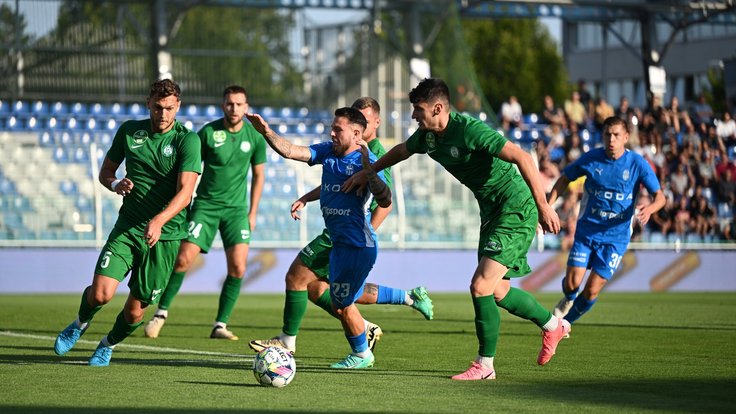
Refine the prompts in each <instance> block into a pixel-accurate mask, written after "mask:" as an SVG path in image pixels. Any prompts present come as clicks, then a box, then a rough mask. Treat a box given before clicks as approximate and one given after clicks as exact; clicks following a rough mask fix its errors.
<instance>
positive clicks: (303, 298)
mask: <svg viewBox="0 0 736 414" xmlns="http://www.w3.org/2000/svg"><path fill="white" fill-rule="evenodd" d="M307 303H309V297H308V296H307V291H306V290H287V291H286V297H285V298H284V326H283V328H282V329H281V330H282V332H283V333H285V334H287V335H291V336H297V334H298V333H299V327H301V326H302V319H304V314H306V313H307Z"/></svg>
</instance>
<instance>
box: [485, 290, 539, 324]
mask: <svg viewBox="0 0 736 414" xmlns="http://www.w3.org/2000/svg"><path fill="white" fill-rule="evenodd" d="M498 306H500V307H502V308H504V309H506V310H507V311H509V313H510V314H512V315H514V316H518V317H520V318H523V319H527V320H530V321H532V322H534V323H535V324H536V325H537V326H538V327H540V328H541V327H543V326H544V324H546V323H547V322H549V320H550V319H552V313H550V311H548V310H547V309H545V308H544V307H543V306H542V305H540V304H539V302H537V300H536V299H534V296H532V295H530V294H529V293H527V292H526V291H524V290H522V289H518V288H513V287H512V288H511V289H510V290H509V293H507V294H506V296H505V297H504V298H503V299H501V300H500V301H498Z"/></svg>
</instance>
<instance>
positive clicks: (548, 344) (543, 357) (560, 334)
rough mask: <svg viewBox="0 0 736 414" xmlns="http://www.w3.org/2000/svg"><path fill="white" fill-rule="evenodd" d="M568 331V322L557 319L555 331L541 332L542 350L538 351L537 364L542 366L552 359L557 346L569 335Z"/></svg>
mask: <svg viewBox="0 0 736 414" xmlns="http://www.w3.org/2000/svg"><path fill="white" fill-rule="evenodd" d="M570 329H571V328H570V322H568V321H566V320H564V319H559V324H558V325H557V329H555V330H554V331H542V350H541V351H539V356H537V364H539V365H544V364H546V363H548V362H549V360H550V359H552V356H553V355H554V354H555V350H557V344H559V343H560V341H561V340H562V338H564V337H565V336H567V335H568V334H569V333H570Z"/></svg>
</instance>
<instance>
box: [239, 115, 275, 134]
mask: <svg viewBox="0 0 736 414" xmlns="http://www.w3.org/2000/svg"><path fill="white" fill-rule="evenodd" d="M245 117H246V118H248V121H250V123H251V125H253V128H255V129H256V131H258V132H259V133H260V134H261V135H267V134H268V133H270V132H271V128H270V127H269V126H268V122H266V121H265V120H264V119H263V118H262V117H261V116H260V115H258V114H245Z"/></svg>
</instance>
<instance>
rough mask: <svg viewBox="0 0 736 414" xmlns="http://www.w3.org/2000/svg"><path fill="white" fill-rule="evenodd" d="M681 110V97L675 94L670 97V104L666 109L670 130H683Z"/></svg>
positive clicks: (677, 131) (676, 131) (676, 132)
mask: <svg viewBox="0 0 736 414" xmlns="http://www.w3.org/2000/svg"><path fill="white" fill-rule="evenodd" d="M680 111H681V109H680V99H678V98H677V96H674V95H673V96H672V97H671V98H670V106H669V107H668V108H667V109H666V110H665V112H666V114H667V118H668V120H669V130H670V131H673V132H674V133H675V134H679V133H680V130H681V127H680Z"/></svg>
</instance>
